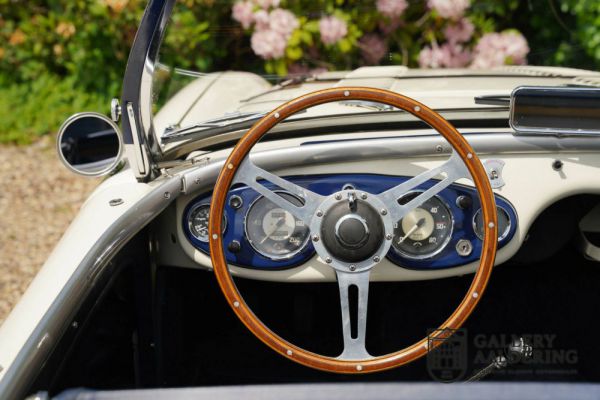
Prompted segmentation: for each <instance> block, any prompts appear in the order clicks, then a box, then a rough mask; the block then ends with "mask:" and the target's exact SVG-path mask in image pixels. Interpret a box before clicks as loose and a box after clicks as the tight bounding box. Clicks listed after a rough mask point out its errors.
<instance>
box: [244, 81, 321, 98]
mask: <svg viewBox="0 0 600 400" xmlns="http://www.w3.org/2000/svg"><path fill="white" fill-rule="evenodd" d="M314 79H316V78H315V76H314V75H300V76H295V77H293V78H291V79H287V80H285V81H283V82H281V83H278V84H277V85H275V86H273V87H272V88H271V89H269V90H265V91H264V92H260V93H258V94H255V95H253V96H250V97H247V98H245V99H243V100H240V103H247V102H249V101H252V100H254V99H257V98H259V97H262V96H266V95H268V94H271V93H275V92H278V91H280V90H281V89H285V88H286V87H288V86H293V85H299V84H301V83H304V82H308V81H311V80H314Z"/></svg>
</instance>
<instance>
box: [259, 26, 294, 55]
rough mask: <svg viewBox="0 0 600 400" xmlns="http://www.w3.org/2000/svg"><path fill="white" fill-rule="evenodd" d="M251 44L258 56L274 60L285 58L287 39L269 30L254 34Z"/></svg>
mask: <svg viewBox="0 0 600 400" xmlns="http://www.w3.org/2000/svg"><path fill="white" fill-rule="evenodd" d="M250 44H251V46H252V50H253V51H254V53H255V54H256V55H258V56H260V57H262V58H264V59H265V60H272V59H275V58H281V57H283V55H284V53H285V48H286V46H287V39H286V38H285V36H283V35H282V34H281V33H279V32H275V31H273V30H270V29H268V30H263V31H256V32H254V33H253V34H252V37H251V38H250Z"/></svg>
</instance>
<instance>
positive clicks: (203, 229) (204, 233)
mask: <svg viewBox="0 0 600 400" xmlns="http://www.w3.org/2000/svg"><path fill="white" fill-rule="evenodd" d="M209 214H210V204H200V205H197V206H195V207H194V208H192V210H191V211H190V213H189V218H188V226H189V228H190V232H192V235H194V237H195V238H196V239H198V240H199V241H201V242H204V243H207V242H208V216H209ZM222 225H223V232H225V228H226V227H227V218H226V217H225V215H223V223H222Z"/></svg>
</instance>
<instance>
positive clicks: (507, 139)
mask: <svg viewBox="0 0 600 400" xmlns="http://www.w3.org/2000/svg"><path fill="white" fill-rule="evenodd" d="M465 136H466V137H467V140H468V141H469V143H470V144H471V146H472V147H473V148H474V150H475V152H476V153H477V154H478V155H479V156H480V157H481V156H485V155H488V154H493V155H494V156H495V157H496V158H497V157H498V156H499V155H502V154H539V153H571V152H578V153H582V152H589V153H594V152H600V140H598V139H597V138H594V137H581V136H579V137H566V138H556V137H553V136H514V135H513V134H512V133H486V134H473V135H465ZM438 146H442V152H439V151H438V148H439V147H438ZM449 151H450V148H449V145H448V143H447V142H446V140H445V139H444V138H443V137H441V136H440V135H438V134H435V135H427V136H413V137H395V138H385V139H381V138H380V139H372V140H364V139H360V140H346V141H335V142H325V143H315V144H310V145H306V146H296V147H289V148H282V149H274V150H268V151H259V152H256V153H253V154H252V156H251V158H252V161H253V162H254V163H256V164H257V165H259V166H261V167H264V168H268V169H270V170H271V171H273V170H274V171H276V170H279V169H285V168H289V167H294V166H298V165H311V164H312V165H317V164H325V163H336V162H352V161H356V160H357V159H358V158H357V157H360V160H361V161H367V160H374V159H378V160H381V159H386V158H388V159H389V158H417V157H436V156H437V157H439V156H445V157H447V155H448V154H449ZM483 158H485V157H483ZM224 161H225V158H224V157H220V158H212V159H211V160H210V163H209V164H205V165H192V166H190V167H189V168H188V169H187V171H186V172H184V174H183V176H182V179H183V180H184V181H185V185H184V187H185V193H194V192H196V191H198V190H208V189H210V188H211V187H212V186H213V185H214V182H215V180H216V178H217V176H218V174H219V171H220V169H221V167H222V166H223V163H224Z"/></svg>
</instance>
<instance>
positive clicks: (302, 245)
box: [244, 190, 310, 261]
mask: <svg viewBox="0 0 600 400" xmlns="http://www.w3.org/2000/svg"><path fill="white" fill-rule="evenodd" d="M273 192H274V193H282V194H287V195H289V196H292V197H294V198H295V199H296V200H298V201H299V202H301V203H303V201H302V199H301V198H300V197H298V196H296V195H294V194H293V193H290V192H288V191H285V190H274V191H273ZM262 199H266V200H269V199H267V198H266V197H265V196H258V197H257V198H256V199H254V201H253V202H252V203H251V204H250V206H249V207H248V209H247V210H246V214H245V215H244V235H245V237H246V241H247V242H248V243H250V246H252V249H253V250H254V251H255V252H256V253H258V254H260V255H261V256H263V257H265V258H267V259H269V260H272V261H282V260H289V259H290V258H293V257H295V256H296V255H298V253H300V252H302V251H303V250H304V249H305V248H306V246H307V245H308V242H309V241H310V229H309V232H308V235H306V238H305V239H304V242H302V244H301V245H300V246H299V247H298V249H296V250H295V251H293V252H291V253H289V254H286V255H285V256H273V255H270V254H265V253H264V252H262V251H261V250H259V249H258V248H257V247H256V245H255V244H254V242H253V241H252V240H250V235H249V234H248V215H249V214H250V211H251V210H252V209H253V208H254V206H256V203H258V202H259V201H260V200H262ZM294 218H296V217H294ZM306 226H307V228H308V224H307V225H306Z"/></svg>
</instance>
